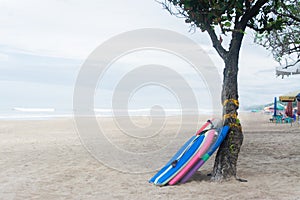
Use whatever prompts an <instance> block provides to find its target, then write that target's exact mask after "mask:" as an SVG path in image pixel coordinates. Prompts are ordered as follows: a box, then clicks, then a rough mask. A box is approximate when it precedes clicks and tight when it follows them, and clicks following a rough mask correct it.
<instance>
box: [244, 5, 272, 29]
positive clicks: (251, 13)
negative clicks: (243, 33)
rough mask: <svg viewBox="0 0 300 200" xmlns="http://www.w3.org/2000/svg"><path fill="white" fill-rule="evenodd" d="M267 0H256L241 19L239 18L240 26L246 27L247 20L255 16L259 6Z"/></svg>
mask: <svg viewBox="0 0 300 200" xmlns="http://www.w3.org/2000/svg"><path fill="white" fill-rule="evenodd" d="M267 2H268V0H258V1H257V2H256V4H255V5H254V6H253V7H252V8H250V9H249V10H248V12H246V13H245V14H244V16H243V17H242V19H241V21H240V25H241V27H246V26H247V23H248V21H249V20H250V19H251V18H253V17H255V16H256V15H257V14H258V13H259V10H260V8H261V7H262V6H263V5H264V4H265V3H267Z"/></svg>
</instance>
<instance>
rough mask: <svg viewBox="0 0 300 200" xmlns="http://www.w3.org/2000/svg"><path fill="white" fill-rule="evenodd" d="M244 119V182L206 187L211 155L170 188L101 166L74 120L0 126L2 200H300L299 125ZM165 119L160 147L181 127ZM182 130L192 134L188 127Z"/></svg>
mask: <svg viewBox="0 0 300 200" xmlns="http://www.w3.org/2000/svg"><path fill="white" fill-rule="evenodd" d="M147 120H148V119H146V118H141V119H140V120H139V123H140V124H143V123H146V124H147V123H149V121H147ZM202 120H203V119H202ZM241 121H242V125H243V129H244V135H245V139H244V144H243V146H242V150H241V153H240V158H239V163H238V176H240V177H241V178H245V179H247V180H248V182H247V183H241V182H238V181H236V180H231V181H229V182H223V183H214V182H210V181H209V177H207V176H206V174H207V173H209V172H210V170H211V169H212V165H213V161H214V160H213V158H212V159H210V160H209V161H208V162H207V163H206V164H205V166H204V167H203V168H202V170H201V171H200V172H198V173H197V174H195V175H194V177H193V178H192V180H191V181H189V182H187V183H186V184H182V185H176V186H172V187H170V186H168V187H157V186H154V185H151V184H149V183H148V179H149V178H150V177H151V176H152V175H154V173H155V172H151V173H142V174H130V173H123V172H121V171H118V170H114V169H112V168H110V167H109V166H105V165H103V164H101V162H99V161H97V160H96V159H94V158H93V157H92V156H91V155H90V154H89V153H88V152H87V151H86V149H85V148H84V147H83V146H82V144H81V142H80V140H79V137H78V135H77V132H76V128H75V124H74V121H73V120H71V119H57V120H44V121H0V199H143V200H144V199H196V198H197V199H272V200H274V199H280V200H281V199H291V200H296V199H300V126H299V125H297V124H294V125H293V126H292V127H291V126H290V125H289V124H277V125H276V124H272V123H269V122H268V116H265V115H261V114H254V113H253V114H242V115H241ZM169 122H171V123H170V124H169V125H167V126H166V127H165V129H166V130H167V131H166V135H165V137H159V139H157V141H156V142H157V143H158V144H157V145H162V144H164V143H168V142H169V141H168V140H169V139H170V138H169V137H168V136H171V134H172V132H173V131H174V130H175V129H174V127H176V125H178V123H179V121H178V119H174V118H170V119H169ZM203 122H204V120H203V121H201V123H203ZM105 127H106V129H105V130H106V133H107V130H111V138H110V139H111V140H112V141H113V142H114V143H116V144H117V145H118V146H120V148H128V150H129V151H138V150H139V149H140V150H144V151H148V150H151V149H152V148H153V147H155V144H153V140H152V139H151V140H144V142H143V144H141V145H142V146H141V145H135V144H134V142H132V141H131V143H128V140H126V137H123V136H122V135H121V134H119V135H117V129H116V127H113V125H112V124H111V122H109V120H107V121H106V122H105ZM183 132H184V133H183ZM183 132H182V133H180V134H186V136H190V134H192V133H193V129H192V130H189V128H185V129H184V131H183ZM143 134H145V135H146V136H147V134H149V133H143ZM168 134H169V135H168ZM143 136H144V135H143ZM108 137H110V136H108ZM154 140H155V139H154ZM178 140H179V143H181V144H183V143H184V142H185V141H184V140H183V141H181V138H180V137H179V138H178ZM145 141H146V142H145ZM147 141H149V144H148V143H147ZM150 142H151V144H150ZM122 145H123V146H122ZM153 145H154V146H153ZM172 153H174V152H171V150H168V152H166V153H165V154H166V155H163V156H162V157H161V158H160V159H161V160H157V162H158V163H165V162H167V160H168V158H169V156H170V155H171V154H172ZM112 158H113V157H112ZM125 164H126V163H125Z"/></svg>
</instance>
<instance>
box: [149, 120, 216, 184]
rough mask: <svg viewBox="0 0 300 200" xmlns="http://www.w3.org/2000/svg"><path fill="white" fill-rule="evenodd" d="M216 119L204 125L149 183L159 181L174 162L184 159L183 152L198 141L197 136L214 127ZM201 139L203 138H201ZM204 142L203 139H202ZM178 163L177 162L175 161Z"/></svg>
mask: <svg viewBox="0 0 300 200" xmlns="http://www.w3.org/2000/svg"><path fill="white" fill-rule="evenodd" d="M213 122H214V119H212V120H207V122H206V123H205V124H203V125H202V127H201V128H200V129H199V130H198V131H197V132H196V134H195V135H194V136H192V137H191V138H190V139H189V140H188V141H187V142H186V143H185V144H184V145H183V146H182V147H181V148H180V149H179V150H178V151H177V153H176V154H175V155H174V156H173V157H172V158H171V159H170V160H169V162H167V164H166V165H165V166H164V167H163V168H162V169H161V170H160V171H158V172H157V173H156V174H155V175H154V176H153V177H152V178H151V179H150V180H149V183H154V181H155V180H156V179H157V177H158V176H160V175H161V174H162V173H164V172H165V171H166V170H167V169H168V168H169V167H170V165H171V164H172V162H174V161H175V160H178V159H179V158H180V157H182V154H183V152H185V151H186V150H187V149H188V148H190V146H191V145H192V144H193V143H194V142H195V140H197V139H198V138H197V136H199V135H200V133H202V132H203V131H204V130H205V129H206V128H210V127H209V125H211V126H213ZM200 139H201V138H200ZM202 140H203V138H202ZM175 162H176V161H175Z"/></svg>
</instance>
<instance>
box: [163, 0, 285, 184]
mask: <svg viewBox="0 0 300 200" xmlns="http://www.w3.org/2000/svg"><path fill="white" fill-rule="evenodd" d="M160 3H161V4H162V5H163V6H164V8H165V9H167V10H168V11H169V12H170V13H171V14H172V15H175V16H177V17H183V18H185V22H186V23H189V24H190V25H191V27H194V28H195V29H197V28H199V29H200V30H201V31H202V32H207V33H208V34H209V36H210V39H211V42H212V44H213V47H214V48H215V50H216V51H217V53H218V54H219V56H220V57H221V58H222V59H223V61H224V64H225V67H224V70H223V86H222V102H223V120H224V122H223V123H224V125H229V126H230V132H229V134H228V135H227V137H226V138H225V140H224V142H223V143H222V144H221V146H220V148H219V150H218V152H217V155H216V159H215V164H214V169H213V173H212V179H213V180H216V181H219V180H224V179H228V178H231V177H235V178H236V171H237V169H236V165H237V160H238V154H239V152H240V148H241V145H242V143H243V133H242V127H241V124H240V122H239V120H238V112H237V110H238V108H239V101H238V98H239V95H238V83H237V77H238V70H239V66H238V62H239V54H240V49H241V45H242V41H243V38H244V33H245V31H246V28H247V27H248V28H250V29H252V30H254V31H257V32H259V33H263V32H264V31H271V30H282V27H283V25H285V24H286V23H285V21H284V20H283V18H282V17H280V16H278V15H277V13H276V11H278V10H280V9H281V8H283V6H285V4H283V3H282V2H281V1H280V0H164V2H160ZM222 36H223V37H226V38H228V39H229V41H230V42H229V44H228V45H225V44H224V43H223V38H222Z"/></svg>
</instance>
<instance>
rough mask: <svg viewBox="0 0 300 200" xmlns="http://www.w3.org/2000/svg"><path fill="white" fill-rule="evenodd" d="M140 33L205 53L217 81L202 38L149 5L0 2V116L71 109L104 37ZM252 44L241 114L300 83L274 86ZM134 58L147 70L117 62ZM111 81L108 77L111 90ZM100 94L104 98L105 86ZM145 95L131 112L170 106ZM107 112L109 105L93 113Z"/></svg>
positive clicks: (135, 1) (243, 59)
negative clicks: (183, 39)
mask: <svg viewBox="0 0 300 200" xmlns="http://www.w3.org/2000/svg"><path fill="white" fill-rule="evenodd" d="M140 28H163V29H168V30H172V31H176V32H178V33H181V34H183V35H186V36H187V37H189V38H191V39H192V40H194V41H195V42H197V43H198V44H199V45H200V46H201V47H202V48H203V49H204V50H205V51H206V52H207V54H208V55H209V56H210V57H211V59H212V60H213V62H214V64H215V66H216V67H217V68H218V71H219V73H220V75H221V73H222V68H223V63H222V60H221V59H220V58H219V57H218V55H217V53H216V52H215V51H214V49H213V48H212V47H211V42H210V40H209V38H208V36H207V34H206V33H202V32H201V31H199V30H197V31H196V32H195V33H191V32H189V25H188V24H185V23H184V20H183V19H178V18H176V17H174V16H171V15H170V14H169V13H168V12H167V11H166V10H163V9H162V7H161V5H159V4H158V3H157V2H156V1H154V0H143V1H140V0H127V1H124V0H110V1H104V0H87V1H79V0H39V1H38V0H24V1H19V0H0V70H1V73H0V95H1V99H2V100H1V103H0V108H1V109H10V108H13V107H57V108H61V109H69V108H71V107H72V97H73V96H72V95H73V89H74V83H75V80H76V77H77V74H78V72H79V69H80V67H81V65H82V64H83V62H84V60H85V59H86V58H87V57H88V55H89V54H90V53H91V52H92V51H93V50H94V49H95V48H96V47H97V46H99V45H101V44H102V43H103V42H105V41H106V40H108V39H110V38H111V37H113V36H115V35H118V34H120V33H123V32H126V31H131V30H135V29H140ZM252 41H253V35H252V34H251V33H248V34H246V36H245V40H244V42H243V47H242V50H241V54H240V63H239V64H240V71H239V93H240V102H241V106H242V107H246V106H248V105H257V104H265V103H269V102H271V101H272V100H273V97H274V96H279V95H281V94H284V93H287V92H290V91H294V90H299V79H300V75H298V76H297V75H295V76H291V77H288V78H285V79H281V78H280V77H278V78H276V76H275V67H276V66H278V63H276V62H275V61H274V60H273V58H272V56H271V54H270V52H268V51H266V50H265V49H263V48H262V47H260V46H257V45H255V44H253V42H252ZM153 55H154V54H153ZM153 55H152V56H153ZM134 58H135V59H137V60H139V62H138V63H139V64H140V65H142V64H148V63H149V61H144V62H145V63H143V61H142V62H141V58H143V56H133V57H131V58H130V57H128V58H124V62H126V59H127V61H128V60H130V59H131V60H132V59H133V60H134ZM144 59H145V60H146V57H145V58H144ZM158 60H159V59H158ZM156 61H157V60H156ZM124 62H123V64H124ZM157 62H159V61H157ZM161 62H162V63H164V61H161ZM178 63H180V61H178V62H177V64H178ZM156 64H159V63H156ZM120 65H121V64H120ZM128 66H130V64H129V65H128ZM115 71H117V70H115ZM117 74H118V73H116V75H111V77H112V78H111V80H112V79H114V78H115V79H116V80H115V81H112V82H114V83H116V82H117V78H116V76H117ZM188 76H189V74H186V77H188ZM191 81H197V79H193V78H191ZM198 81H199V82H196V83H195V82H194V85H193V86H192V87H195V91H196V92H197V93H199V92H201V90H202V87H204V86H201V84H203V83H201V80H198ZM108 82H109V80H108ZM199 85H200V86H199ZM197 88H198V89H197ZM106 89H107V90H106V92H107V93H109V94H107V95H111V93H112V92H113V91H110V90H112V89H113V88H112V85H111V87H109V86H108V87H107V88H106ZM152 89H153V90H151V88H148V89H145V91H142V93H140V94H138V93H137V94H136V96H135V97H136V102H139V103H137V104H138V105H137V107H147V106H149V105H150V104H161V105H165V104H168V103H169V104H172V105H173V103H174V102H175V100H171V99H172V95H170V94H168V92H166V91H163V90H162V89H161V88H160V89H159V88H156V90H155V87H153V88H152ZM153 91H155V92H157V94H156V96H157V98H155V100H153V101H152V100H151V95H150V97H149V95H148V96H147V94H149V93H150V94H151V92H153ZM152 96H153V95H152ZM146 99H148V101H147V100H146ZM149 99H150V100H149ZM166 99H169V100H166ZM173 101H174V102H173ZM99 102H101V101H99ZM170 102H173V103H170ZM101 104H103V105H101ZM133 104H134V101H133ZM174 104H175V103H174ZM107 105H109V98H108V99H107V100H106V101H103V102H102V103H100V104H99V105H97V107H101V106H102V107H105V106H107ZM132 107H134V105H133V106H132Z"/></svg>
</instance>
